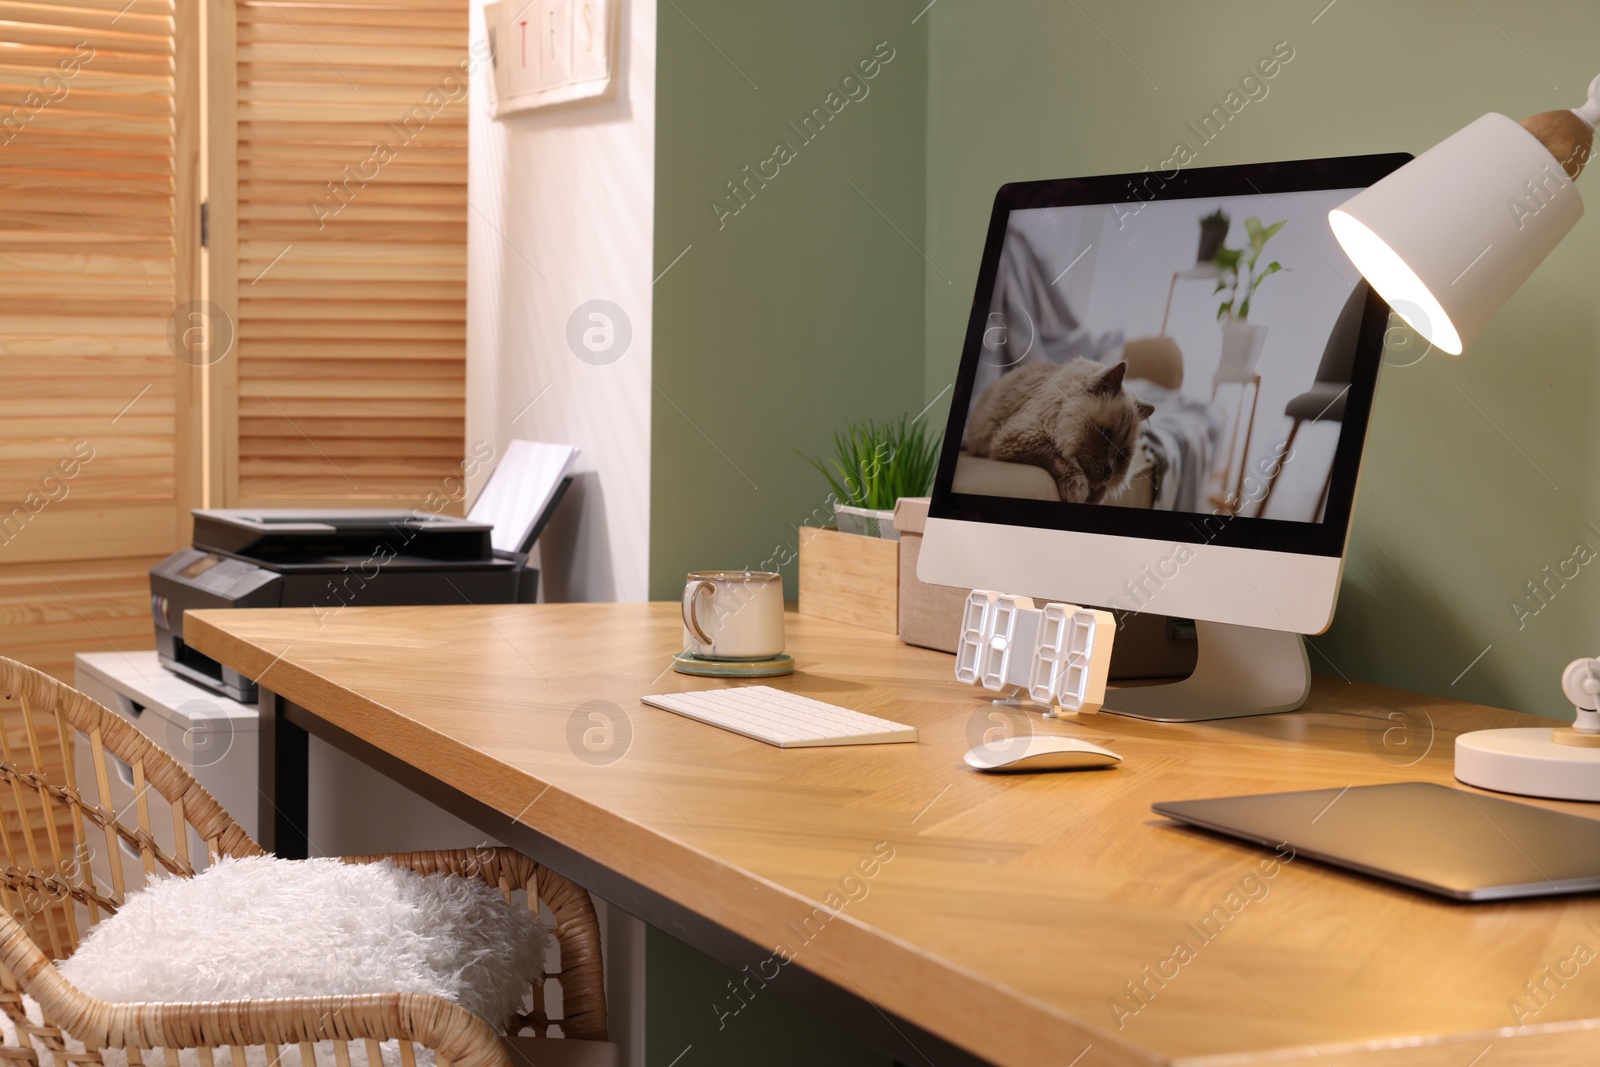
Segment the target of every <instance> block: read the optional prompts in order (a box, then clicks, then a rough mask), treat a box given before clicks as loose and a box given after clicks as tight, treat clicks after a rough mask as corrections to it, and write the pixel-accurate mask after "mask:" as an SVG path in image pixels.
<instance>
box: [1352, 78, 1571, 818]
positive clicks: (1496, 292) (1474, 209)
mask: <svg viewBox="0 0 1600 1067" xmlns="http://www.w3.org/2000/svg"><path fill="white" fill-rule="evenodd" d="M1597 122H1600V77H1597V78H1595V80H1594V81H1593V82H1591V83H1590V84H1589V99H1588V101H1587V102H1586V103H1585V104H1583V106H1581V107H1578V108H1575V109H1573V110H1571V111H1547V112H1544V113H1543V114H1539V115H1535V116H1533V117H1532V118H1530V119H1528V120H1526V121H1525V122H1522V123H1520V124H1519V123H1517V122H1514V121H1512V120H1511V119H1509V118H1507V117H1506V116H1504V115H1497V114H1489V115H1485V116H1483V117H1482V118H1480V119H1478V120H1477V121H1476V122H1473V123H1472V124H1471V125H1469V126H1467V127H1465V128H1464V129H1462V130H1461V131H1460V132H1458V133H1455V134H1453V135H1451V136H1450V137H1448V138H1446V139H1445V140H1444V141H1441V142H1440V143H1439V144H1438V145H1436V146H1434V147H1433V148H1431V149H1429V150H1428V151H1427V152H1424V153H1423V154H1422V155H1420V156H1418V157H1417V158H1416V159H1414V160H1412V161H1411V162H1410V163H1408V164H1406V165H1405V166H1404V167H1401V168H1400V169H1399V170H1397V171H1395V172H1394V173H1393V174H1390V175H1389V176H1388V177H1386V178H1384V179H1382V180H1381V181H1379V182H1377V183H1375V184H1374V185H1372V186H1370V187H1369V188H1367V189H1365V190H1363V191H1362V192H1360V193H1358V194H1356V195H1355V196H1354V197H1352V198H1351V199H1350V200H1349V201H1347V202H1346V203H1344V204H1343V205H1342V206H1340V207H1338V208H1335V209H1334V210H1333V211H1330V212H1329V213H1328V224H1329V225H1330V226H1331V227H1332V229H1333V234H1334V236H1335V237H1336V238H1338V241H1339V243H1340V245H1342V246H1343V247H1344V250H1345V253H1346V254H1347V255H1348V256H1349V257H1350V259H1351V261H1352V262H1353V263H1354V264H1355V265H1356V268H1357V269H1358V270H1360V271H1361V273H1362V274H1363V275H1364V276H1365V277H1366V279H1367V281H1368V282H1370V283H1371V285H1372V287H1373V288H1374V289H1376V290H1377V291H1378V294H1379V295H1380V296H1382V297H1383V298H1384V299H1385V300H1387V301H1388V302H1389V306H1390V307H1391V308H1393V309H1394V312H1395V314H1397V315H1399V316H1400V317H1401V318H1402V319H1404V320H1405V321H1406V323H1407V324H1408V325H1410V326H1411V328H1412V329H1414V330H1416V331H1417V333H1419V334H1421V335H1422V337H1423V338H1424V339H1426V340H1427V341H1429V342H1430V343H1432V344H1434V345H1436V346H1438V347H1439V348H1441V349H1443V350H1444V351H1445V352H1448V353H1450V354H1451V355H1459V354H1460V353H1461V350H1462V348H1463V347H1465V346H1466V345H1467V344H1468V343H1469V342H1470V341H1471V340H1472V339H1473V338H1474V337H1476V336H1477V334H1478V332H1479V331H1480V330H1481V329H1482V328H1483V326H1484V324H1485V323H1487V322H1488V321H1489V319H1490V318H1491V317H1493V316H1494V314H1495V312H1497V311H1499V310H1500V308H1501V306H1502V305H1504V304H1505V302H1506V301H1507V300H1508V299H1510V297H1511V294H1512V293H1514V292H1516V291H1517V289H1518V288H1519V287H1520V286H1521V285H1522V283H1523V282H1525V281H1527V279H1528V276H1529V275H1530V274H1532V273H1533V270H1534V268H1535V267H1537V266H1538V265H1539V264H1540V263H1541V262H1542V261H1543V260H1544V258H1545V256H1547V255H1548V254H1549V253H1550V251H1551V249H1553V248H1555V246H1556V245H1557V244H1558V243H1560V241H1561V239H1562V238H1563V237H1565V236H1566V235H1567V232H1568V231H1569V230H1571V229H1572V227H1573V225H1574V224H1576V223H1577V221H1578V219H1579V218H1581V217H1582V216H1583V201H1582V200H1581V199H1580V198H1579V197H1578V190H1577V189H1576V187H1575V186H1574V185H1573V182H1574V181H1575V180H1576V179H1577V177H1578V175H1579V174H1580V173H1581V172H1582V170H1583V165H1584V164H1585V163H1586V162H1588V159H1589V154H1590V151H1591V149H1592V148H1593V146H1594V129H1595V125H1596V123H1597ZM1562 685H1563V689H1564V690H1565V692H1566V694H1567V697H1568V699H1570V700H1571V701H1572V702H1573V703H1574V705H1576V706H1577V709H1578V716H1577V722H1576V724H1575V725H1574V726H1572V727H1562V728H1560V729H1554V730H1550V729H1543V728H1535V729H1512V730H1478V731H1475V732H1473V733H1467V734H1462V735H1461V736H1460V737H1458V738H1457V739H1456V766H1455V773H1456V777H1457V778H1458V779H1460V780H1461V781H1463V782H1466V783H1467V784H1469V785H1476V786H1481V787H1483V788H1485V789H1494V790H1498V791H1500V792H1506V793H1520V794H1523V795H1525V796H1540V797H1552V798H1557V799H1564V800H1592V801H1600V711H1597V710H1596V709H1597V708H1600V660H1594V659H1581V660H1578V661H1576V662H1574V663H1573V664H1572V665H1571V666H1569V667H1568V668H1567V670H1566V672H1565V674H1564V675H1563V678H1562Z"/></svg>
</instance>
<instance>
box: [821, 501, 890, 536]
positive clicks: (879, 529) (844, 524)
mask: <svg viewBox="0 0 1600 1067" xmlns="http://www.w3.org/2000/svg"><path fill="white" fill-rule="evenodd" d="M833 513H834V516H835V519H836V521H837V522H838V524H839V532H840V533H847V534H856V535H858V536H861V537H877V538H880V539H881V540H884V541H898V540H900V533H899V531H897V530H896V529H895V528H894V509H892V508H891V509H890V510H888V511H877V510H874V509H872V508H857V507H851V506H850V505H848V504H837V503H836V504H834V505H833Z"/></svg>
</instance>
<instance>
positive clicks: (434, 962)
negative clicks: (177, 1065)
mask: <svg viewBox="0 0 1600 1067" xmlns="http://www.w3.org/2000/svg"><path fill="white" fill-rule="evenodd" d="M550 929H551V924H550V922H549V921H548V920H546V919H542V918H540V917H539V916H538V914H537V913H536V912H532V911H530V910H528V909H527V908H526V907H522V906H517V905H508V904H507V903H506V902H505V900H504V898H503V897H502V896H501V895H500V892H499V891H498V890H496V889H494V888H492V887H490V886H488V885H485V884H484V883H483V882H481V881H479V880H477V879H472V878H463V877H455V876H449V875H426V876H425V875H421V874H417V873H415V872H413V871H410V870H406V869H404V868H400V867H395V866H394V865H392V864H389V863H373V864H346V863H342V862H340V861H338V860H333V859H323V860H300V861H291V860H280V859H275V858H273V857H269V856H258V857H251V858H248V859H223V860H220V861H219V862H217V863H216V864H214V865H212V866H211V867H209V868H208V869H206V870H205V871H203V872H202V873H200V874H198V875H196V876H195V877H193V878H166V879H160V880H157V881H155V882H153V883H151V884H150V885H149V886H148V887H146V888H145V889H144V890H143V891H141V892H138V893H135V894H132V895H130V897H129V898H128V901H127V903H126V904H125V905H124V906H123V907H122V909H121V910H120V911H119V912H118V913H117V914H116V915H114V916H112V917H111V918H109V919H106V920H105V921H104V922H102V923H100V924H99V925H98V926H96V927H95V928H94V930H93V931H91V932H90V933H89V935H88V936H87V937H86V938H84V940H83V942H82V944H80V945H79V947H78V950H77V952H75V953H74V954H73V955H72V957H71V958H70V959H68V960H65V961H63V962H62V963H61V964H60V968H61V972H62V974H63V975H65V976H66V978H67V980H68V981H70V982H72V983H73V984H74V985H76V986H77V987H78V988H79V989H81V990H82V991H83V992H85V993H87V994H88V995H89V996H92V997H96V998H98V999H101V1000H107V1001H115V1002H138V1001H142V1002H175V1001H195V1000H202V1001H206V1000H211V1001H214V1000H234V999H250V1000H256V999H261V998H265V997H296V996H322V995H329V994H356V993H395V992H401V993H431V994H433V995H434V996H439V997H443V998H445V999H446V1000H451V1001H454V1002H455V1003H458V1004H460V1005H462V1006H463V1007H466V1008H469V1009H471V1010H472V1011H474V1012H476V1013H477V1014H478V1015H480V1016H482V1017H483V1018H484V1019H486V1020H488V1021H489V1023H490V1024H491V1025H492V1026H494V1027H495V1028H496V1029H497V1030H501V1031H503V1030H504V1028H505V1024H506V1022H507V1020H508V1019H509V1018H510V1016H511V1013H512V1012H513V1011H515V1010H518V1009H520V1008H521V1007H522V1002H523V998H524V997H525V996H526V995H527V992H528V987H529V985H530V984H531V983H532V982H533V980H534V979H535V978H537V977H540V976H541V974H542V969H543V959H544V952H545V948H546V946H547V945H548V943H549V940H550ZM392 1048H393V1045H392V1044H391V1045H389V1047H387V1048H385V1050H384V1051H385V1056H384V1059H385V1060H386V1061H389V1060H391V1055H392V1054H391V1049H392ZM318 1051H319V1053H320V1052H321V1051H322V1050H321V1049H319V1050H318ZM419 1051H421V1050H419ZM352 1052H353V1053H356V1054H357V1055H358V1056H359V1057H360V1058H362V1059H364V1056H360V1052H361V1048H360V1045H359V1044H357V1045H356V1046H354V1047H353V1048H352ZM419 1058H420V1057H419ZM429 1058H431V1057H429ZM318 1059H319V1060H322V1059H323V1057H322V1056H321V1055H319V1056H318ZM330 1062H331V1060H330Z"/></svg>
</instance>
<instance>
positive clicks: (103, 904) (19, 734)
mask: <svg viewBox="0 0 1600 1067" xmlns="http://www.w3.org/2000/svg"><path fill="white" fill-rule="evenodd" d="M0 780H3V781H0V848H3V849H4V856H5V861H6V871H5V874H4V876H3V877H0V905H3V906H4V908H5V910H6V911H8V912H9V913H11V914H12V915H13V917H15V918H16V919H17V920H18V921H19V922H22V923H24V925H26V926H27V927H28V929H29V931H30V933H32V935H33V937H34V939H35V942H36V943H37V944H38V945H39V946H40V948H43V949H45V950H46V951H47V952H49V953H50V955H51V956H52V957H53V958H55V959H63V958H65V957H66V956H68V955H70V954H71V953H72V951H73V949H75V948H76V947H77V944H78V939H79V937H80V936H81V935H82V934H83V933H84V932H85V931H86V930H87V929H88V927H91V926H93V925H94V924H95V923H97V922H99V921H100V919H102V918H103V917H105V916H106V915H109V914H111V913H113V912H115V911H116V910H117V908H119V907H120V906H121V905H122V902H123V901H124V900H125V899H126V897H127V894H128V891H129V890H131V889H137V888H139V887H140V886H142V885H143V884H144V881H145V879H146V878H148V877H150V876H151V875H153V874H155V873H156V872H158V871H159V872H163V873H167V874H177V875H184V876H188V875H192V874H193V873H194V870H195V862H196V860H197V859H198V858H199V857H194V856H191V855H190V847H189V843H190V834H189V830H190V829H191V828H192V829H193V831H194V833H195V834H196V835H197V836H198V838H199V840H200V841H202V842H204V843H205V848H206V851H207V853H208V856H207V857H206V858H207V859H212V858H215V857H217V856H251V855H259V854H260V852H261V847H260V846H259V845H257V844H256V843H255V842H254V841H252V840H251V839H250V835H249V834H247V833H245V831H244V828H243V827H241V826H240V825H239V824H238V823H237V822H236V821H235V820H234V819H233V817H232V816H230V815H229V814H228V813H227V811H226V810H224V809H223V807H222V805H221V804H219V803H217V800H216V798H215V797H213V796H212V795H211V794H210V793H209V792H207V791H206V789H205V787H204V786H202V785H201V784H200V783H199V782H197V781H195V780H194V776H193V775H191V774H190V773H189V772H188V771H187V770H185V769H184V767H183V766H182V765H181V764H179V763H178V762H177V761H176V760H175V759H173V758H172V757H171V756H170V755H168V754H167V753H166V752H165V751H164V750H162V749H161V748H160V747H159V746H158V745H156V744H155V743H154V742H152V741H151V740H150V739H149V738H147V737H145V735H144V734H142V733H140V732H139V730H138V729H137V728H136V727H135V726H133V724H131V723H129V722H128V721H127V720H125V719H123V718H122V717H121V716H119V715H117V714H116V713H114V712H112V711H111V710H110V709H108V708H105V707H103V706H102V705H100V704H99V703H97V702H95V701H94V700H91V699H90V698H89V697H86V696H84V695H83V694H82V693H80V692H78V691H77V690H75V689H73V688H72V687H70V686H68V685H65V684H63V683H62V682H59V681H57V680H56V679H54V678H51V677H50V676H49V675H46V674H44V673H42V672H40V671H37V670H35V669H34V668H32V667H28V666H26V665H24V664H21V663H18V662H16V661H15V660H10V659H6V658H4V657H0ZM158 827H159V829H158ZM169 827H170V832H169V830H168V828H169ZM158 837H159V838H160V840H158ZM165 842H170V844H169V845H166V846H165V847H163V844H164V843H165Z"/></svg>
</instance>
